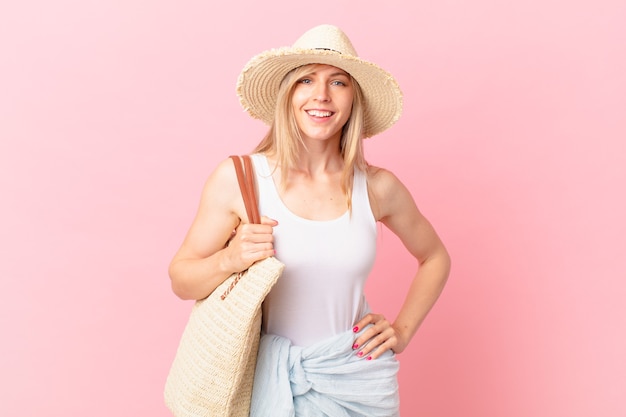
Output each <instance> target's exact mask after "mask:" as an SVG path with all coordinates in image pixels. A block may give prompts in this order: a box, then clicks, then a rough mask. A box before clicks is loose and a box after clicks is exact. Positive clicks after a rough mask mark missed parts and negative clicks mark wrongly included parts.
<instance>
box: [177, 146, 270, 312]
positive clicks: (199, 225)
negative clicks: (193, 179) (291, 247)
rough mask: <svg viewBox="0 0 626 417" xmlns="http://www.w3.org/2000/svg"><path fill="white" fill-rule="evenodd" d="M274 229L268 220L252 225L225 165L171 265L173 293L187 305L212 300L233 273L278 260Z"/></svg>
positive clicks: (206, 189) (209, 185) (208, 185)
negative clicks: (256, 263)
mask: <svg viewBox="0 0 626 417" xmlns="http://www.w3.org/2000/svg"><path fill="white" fill-rule="evenodd" d="M275 225H276V222H275V221H273V220H270V219H268V218H266V217H264V218H263V219H262V224H260V225H253V224H248V219H247V216H246V214H245V207H244V203H243V198H242V197H241V191H240V189H239V184H238V182H237V175H236V173H235V168H234V165H233V162H232V160H231V159H230V158H229V159H227V160H224V161H222V162H221V163H220V164H219V166H218V167H217V168H216V170H215V171H214V172H213V173H212V174H211V175H210V176H209V178H208V179H207V181H206V183H205V185H204V188H203V190H202V196H201V198H200V206H199V208H198V212H197V214H196V217H195V219H194V221H193V223H192V224H191V227H190V228H189V231H188V232H187V235H186V237H185V239H184V241H183V243H182V245H181V247H180V248H179V249H178V251H177V252H176V254H175V255H174V258H173V259H172V261H171V263H170V266H169V275H170V279H171V282H172V290H173V291H174V293H175V294H176V295H177V296H178V297H180V298H182V299H185V300H199V299H202V298H205V297H207V296H209V295H210V294H211V293H212V292H213V290H215V288H217V286H218V285H220V284H221V283H222V282H223V281H224V280H225V279H226V278H228V277H229V276H230V275H231V274H232V273H234V272H239V271H243V270H245V269H247V268H248V267H249V266H250V265H252V264H253V263H254V262H256V261H258V260H260V259H264V258H267V257H268V256H271V255H273V254H274V246H273V237H272V230H273V229H272V228H273V226H275ZM233 230H235V231H236V233H235V235H234V236H233Z"/></svg>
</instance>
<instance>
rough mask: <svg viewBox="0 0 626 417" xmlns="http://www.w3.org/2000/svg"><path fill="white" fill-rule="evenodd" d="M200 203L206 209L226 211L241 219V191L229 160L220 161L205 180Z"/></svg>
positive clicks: (233, 166)
mask: <svg viewBox="0 0 626 417" xmlns="http://www.w3.org/2000/svg"><path fill="white" fill-rule="evenodd" d="M202 203H203V205H205V206H207V207H210V208H213V209H219V210H227V211H229V212H231V213H233V214H236V215H237V216H238V217H241V212H242V211H241V205H242V204H240V203H241V191H240V189H239V183H238V181H237V172H236V171H235V165H234V163H233V161H232V159H231V158H226V159H223V160H222V161H220V162H219V163H218V165H217V166H216V167H215V169H214V170H213V172H211V174H210V175H209V177H208V178H207V180H206V182H205V184H204V188H203V190H202Z"/></svg>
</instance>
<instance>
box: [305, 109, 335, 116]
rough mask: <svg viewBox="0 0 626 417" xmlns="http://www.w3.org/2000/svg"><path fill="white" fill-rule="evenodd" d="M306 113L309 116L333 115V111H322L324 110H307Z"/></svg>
mask: <svg viewBox="0 0 626 417" xmlns="http://www.w3.org/2000/svg"><path fill="white" fill-rule="evenodd" d="M306 113H307V114H308V115H309V116H313V117H330V116H332V115H333V112H331V111H322V110H307V111H306Z"/></svg>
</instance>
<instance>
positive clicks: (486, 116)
mask: <svg viewBox="0 0 626 417" xmlns="http://www.w3.org/2000/svg"><path fill="white" fill-rule="evenodd" d="M4 3H6V4H3V5H2V6H0V52H1V54H0V60H1V61H0V74H1V75H2V76H1V77H0V191H1V196H2V197H1V198H2V204H0V211H1V213H2V216H0V222H1V223H0V245H1V248H0V249H1V254H2V255H1V262H0V276H2V282H3V285H2V287H3V288H2V292H1V295H0V298H1V299H0V325H1V334H2V343H0V391H1V392H2V400H1V401H0V415H2V416H20V417H31V416H33V417H34V416H91V417H105V416H106V417H109V416H152V417H157V416H167V415H168V413H167V411H166V409H165V407H164V406H163V401H162V389H163V383H164V378H165V376H166V374H167V370H168V368H169V364H170V361H171V359H172V357H173V354H174V351H175V349H176V345H177V343H178V337H179V335H180V332H181V330H182V326H183V325H184V323H185V320H186V317H187V314H188V312H189V309H190V307H191V304H189V303H186V302H182V301H178V300H177V299H176V298H175V297H174V296H173V295H172V293H171V292H170V289H169V282H168V278H167V274H166V268H167V264H168V262H169V260H170V258H171V256H172V254H173V252H174V251H175V249H176V248H177V246H178V244H179V243H180V241H181V239H182V237H183V235H184V233H185V231H186V228H187V227H188V225H189V223H190V221H191V218H192V216H193V214H194V211H195V209H196V205H197V202H198V197H199V192H200V188H201V186H202V183H203V181H204V179H205V177H206V176H207V174H208V173H209V172H210V170H211V169H212V168H213V167H214V166H215V164H216V162H217V161H219V160H221V159H222V158H224V157H226V156H227V155H229V154H231V153H240V152H245V151H248V150H249V149H250V148H251V147H252V146H253V145H254V144H255V143H256V141H257V140H258V138H259V136H260V135H261V133H262V132H263V131H264V128H263V126H262V125H260V124H259V123H258V122H255V121H253V120H251V119H249V118H248V117H247V116H246V115H245V114H244V113H243V112H242V110H241V109H240V108H239V105H238V102H237V99H236V97H235V94H234V83H235V80H236V77H237V75H238V73H239V70H240V69H241V67H242V66H243V64H244V63H245V62H246V61H247V60H248V58H250V57H251V56H252V55H253V54H255V53H257V52H259V51H261V50H263V49H266V48H267V47H270V46H279V45H283V44H287V43H290V42H291V41H292V40H294V39H295V38H296V37H297V36H298V35H299V34H300V33H301V32H302V30H303V29H306V28H308V27H310V26H313V25H316V24H319V23H325V22H326V23H334V24H337V25H339V26H341V27H343V28H344V30H345V31H346V32H347V33H348V34H349V35H350V36H351V38H352V40H353V41H354V43H355V45H356V47H357V50H359V51H360V52H361V54H362V56H364V57H365V58H367V59H371V60H373V61H375V62H378V63H380V64H381V65H382V66H383V67H385V68H386V69H388V70H389V71H391V72H392V73H394V74H395V75H396V76H397V78H398V80H399V82H400V84H401V86H402V87H403V90H404V92H405V96H406V97H405V114H404V117H403V118H402V119H401V120H400V122H399V123H398V124H397V125H396V126H395V127H394V128H392V129H391V130H390V131H388V132H386V133H385V134H383V135H382V136H380V137H378V138H375V139H373V140H371V141H368V142H367V151H368V155H369V160H370V162H372V163H374V164H382V165H385V166H387V167H390V168H391V169H392V170H393V171H394V172H396V174H397V175H398V176H399V177H400V178H402V179H403V180H404V181H405V182H406V184H407V185H408V187H409V188H410V189H411V190H412V192H413V193H414V195H415V197H416V199H417V201H418V203H419V205H420V206H421V208H422V210H423V211H424V212H425V213H426V214H427V215H428V217H430V219H431V220H432V221H433V223H435V225H436V226H437V228H438V230H439V231H440V233H441V235H442V237H443V238H444V240H445V241H446V243H447V245H448V247H449V249H450V251H451V253H452V255H453V260H454V262H453V264H454V265H453V272H452V275H451V278H450V282H449V285H448V287H447V289H446V291H445V292H444V295H443V296H442V298H441V300H440V303H439V304H438V305H437V306H436V307H435V309H434V310H433V312H432V315H431V316H430V317H429V318H428V320H427V321H426V323H425V324H424V326H423V328H422V329H421V331H420V332H419V333H418V335H417V336H416V337H415V339H414V341H413V344H412V345H411V346H410V348H409V349H408V350H407V351H406V352H405V353H403V354H402V355H401V356H400V360H401V363H402V368H401V384H402V392H401V395H402V402H403V405H402V411H403V416H405V417H412V416H427V417H450V416H467V417H502V416H507V417H528V416H533V417H535V416H551V417H554V416H559V417H561V416H563V417H579V416H580V417H582V416H622V415H626V406H625V405H624V401H623V393H624V387H625V386H626V361H625V359H624V357H625V355H624V352H626V341H625V337H624V335H625V334H624V319H625V318H626V309H625V308H624V299H625V298H626V284H625V283H624V282H625V280H624V278H626V273H625V268H624V266H623V259H624V258H623V257H624V250H625V249H626V238H625V236H626V222H625V220H624V213H626V203H625V197H624V188H625V184H626V121H625V119H626V117H625V116H626V29H625V27H626V26H624V22H626V3H624V2H623V1H621V0H614V1H611V0H598V1H594V2H588V1H579V0H574V1H557V0H541V1H539V0H530V1H526V2H501V1H496V0H478V1H474V2H462V1H458V0H457V1H438V2H412V1H402V2H400V1H393V0H392V1H386V2H384V3H380V2H374V1H358V2H357V1H355V2H353V4H352V5H350V6H348V5H346V4H345V3H344V2H336V3H334V4H332V5H330V4H327V3H324V4H318V3H315V4H311V3H307V2H301V3H296V4H294V3H293V2H291V1H286V0H270V1H269V2H252V1H250V2H249V4H245V3H243V2H238V1H235V2H225V3H220V10H219V11H218V10H217V9H215V8H214V7H212V6H210V5H209V2H200V1H185V0H183V1H171V0H151V1H140V0H123V1H122V0H111V1H100V2H85V1H78V0H74V1H72V0H60V1H55V2H45V1H35V0H25V1H20V2H12V3H10V2H4ZM355 7H356V8H355ZM261 16H266V17H264V18H261ZM381 236H382V238H381V249H380V258H379V259H378V262H377V264H376V269H375V274H374V276H373V277H372V280H371V282H370V284H369V288H368V289H369V292H370V296H371V301H372V304H374V306H375V307H376V308H377V309H378V310H380V311H383V312H385V313H386V314H388V315H392V314H393V313H395V312H396V311H397V309H398V306H399V304H400V302H401V300H402V294H403V291H404V289H405V288H406V286H407V285H408V279H409V276H410V271H411V270H412V268H413V267H414V263H413V261H411V259H409V258H408V257H407V256H406V255H404V254H403V253H402V252H401V251H398V243H397V241H396V240H395V239H394V237H393V235H391V234H390V233H389V232H388V231H383V232H382V235H381Z"/></svg>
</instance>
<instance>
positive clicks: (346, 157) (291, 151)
mask: <svg viewBox="0 0 626 417" xmlns="http://www.w3.org/2000/svg"><path fill="white" fill-rule="evenodd" d="M311 72H313V68H312V65H305V66H302V67H298V68H296V69H294V70H291V71H290V72H288V73H287V75H285V77H284V78H283V80H282V82H281V84H280V87H279V90H278V97H277V100H276V111H275V113H274V121H273V123H272V125H271V126H270V128H269V130H268V132H267V134H266V135H265V137H264V138H263V140H262V141H261V142H260V143H259V144H258V145H257V147H256V148H255V149H254V152H255V153H267V154H270V155H273V156H276V158H277V163H278V166H280V167H281V184H286V183H287V174H288V172H289V170H290V169H292V168H294V167H295V165H296V162H297V159H298V152H299V151H300V149H303V148H304V149H306V146H305V144H304V142H303V140H302V136H301V134H300V130H299V128H298V124H297V122H296V118H295V115H294V113H293V109H292V106H291V104H292V96H293V91H294V89H295V88H296V85H297V82H298V80H300V79H301V78H302V77H304V76H306V75H309V74H310V73H311ZM350 81H351V83H352V85H353V86H354V89H353V90H354V97H353V100H352V111H351V113H350V117H349V118H348V121H347V122H346V124H345V125H344V126H343V129H342V132H341V141H340V145H339V146H340V149H339V151H340V154H341V157H342V158H343V162H344V166H343V173H342V181H341V189H342V190H343V192H344V194H345V196H346V202H347V204H348V209H349V210H350V211H351V210H352V179H353V176H354V175H353V174H354V169H355V167H356V168H358V169H360V170H362V171H365V170H366V169H367V162H366V161H365V155H364V152H363V143H362V136H363V125H364V123H363V120H364V117H363V112H364V102H363V93H362V92H361V87H360V86H359V84H358V83H357V81H356V80H355V79H354V78H352V76H350Z"/></svg>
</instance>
